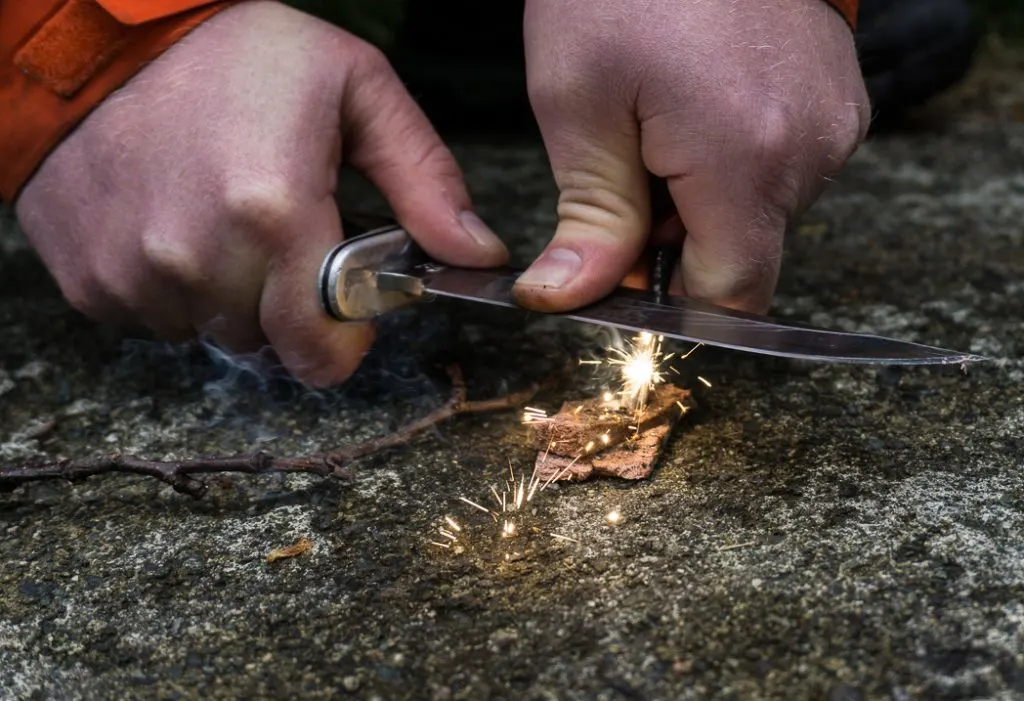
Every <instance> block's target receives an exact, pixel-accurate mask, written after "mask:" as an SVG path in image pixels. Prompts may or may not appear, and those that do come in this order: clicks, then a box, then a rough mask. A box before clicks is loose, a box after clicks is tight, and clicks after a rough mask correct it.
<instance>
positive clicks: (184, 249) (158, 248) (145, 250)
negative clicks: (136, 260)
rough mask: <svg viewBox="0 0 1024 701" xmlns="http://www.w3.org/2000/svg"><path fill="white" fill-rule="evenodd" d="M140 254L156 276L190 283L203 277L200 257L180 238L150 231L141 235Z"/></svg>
mask: <svg viewBox="0 0 1024 701" xmlns="http://www.w3.org/2000/svg"><path fill="white" fill-rule="evenodd" d="M141 248H142V256H143V260H145V261H146V263H147V267H148V268H149V269H151V270H152V271H153V272H154V273H156V274H157V275H158V276H160V277H163V278H167V279H171V280H175V281H177V282H180V283H184V284H186V285H192V284H194V283H196V282H198V281H200V280H201V279H203V277H204V272H205V271H204V267H205V266H203V264H202V260H201V258H200V257H199V256H198V255H197V254H196V252H195V251H194V250H193V249H192V248H191V247H190V246H189V245H188V244H187V242H186V241H185V240H183V239H181V238H176V237H174V236H170V235H167V234H161V233H156V232H151V233H147V234H145V235H143V237H142V242H141Z"/></svg>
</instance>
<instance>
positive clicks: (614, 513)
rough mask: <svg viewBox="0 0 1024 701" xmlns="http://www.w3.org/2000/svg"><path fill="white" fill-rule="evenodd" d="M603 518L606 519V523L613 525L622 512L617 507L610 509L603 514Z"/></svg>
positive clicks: (619, 519)
mask: <svg viewBox="0 0 1024 701" xmlns="http://www.w3.org/2000/svg"><path fill="white" fill-rule="evenodd" d="M605 519H607V521H608V523H610V524H612V525H613V526H614V525H615V524H616V523H618V522H619V521H621V520H622V513H621V512H620V511H619V510H618V509H612V510H611V511H609V512H608V513H607V514H605Z"/></svg>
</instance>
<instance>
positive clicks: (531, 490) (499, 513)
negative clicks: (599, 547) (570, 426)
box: [429, 453, 583, 559]
mask: <svg viewBox="0 0 1024 701" xmlns="http://www.w3.org/2000/svg"><path fill="white" fill-rule="evenodd" d="M582 456H583V454H582V453H581V454H580V457H582ZM577 459H578V458H577ZM575 462H576V461H575V460H574V461H573V462H572V463H570V465H569V466H568V467H566V468H565V470H563V471H562V472H560V473H559V474H557V475H555V476H553V477H552V478H551V479H548V480H546V481H544V480H542V479H541V477H540V475H539V473H538V471H537V465H536V464H534V466H533V472H532V473H531V474H530V477H529V479H527V478H526V474H525V473H520V474H518V475H517V474H516V472H515V468H514V467H513V466H512V461H511V460H509V465H508V476H507V477H505V478H504V479H503V480H502V481H503V483H504V484H503V485H502V487H501V488H500V489H499V488H496V487H494V486H493V485H492V486H491V487H490V494H491V497H492V499H493V501H494V508H489V507H487V506H484V505H483V504H480V503H479V502H475V501H473V500H472V499H469V498H467V497H463V496H460V497H459V501H461V502H462V503H464V504H467V505H469V506H471V507H473V508H474V509H476V510H477V511H482V512H483V513H485V514H487V515H489V516H490V517H491V518H492V520H494V521H495V522H496V523H499V524H500V526H499V531H498V534H499V535H500V537H501V538H503V539H509V538H514V537H515V536H516V535H518V534H519V533H520V531H521V530H522V529H521V528H520V527H519V522H518V517H519V516H521V515H522V513H523V512H524V511H525V509H526V507H527V505H528V504H530V503H531V502H532V501H533V499H534V497H535V496H536V495H537V494H538V493H539V492H543V491H544V490H545V489H547V487H548V486H549V485H550V484H551V483H552V482H554V481H555V480H556V479H557V478H558V477H560V476H562V475H564V474H565V473H566V472H567V471H568V470H569V468H571V467H572V465H573V464H575ZM437 533H438V534H439V535H440V536H441V538H442V539H443V540H431V541H429V542H430V544H431V545H435V546H437V547H439V548H444V549H445V550H451V549H452V546H461V544H462V542H463V541H462V540H460V539H464V538H466V537H467V536H466V533H465V531H464V530H463V527H462V525H460V524H459V522H458V521H456V520H455V519H454V518H453V517H451V516H445V517H444V524H442V525H440V526H438V528H437ZM548 535H550V536H551V537H552V538H554V539H556V540H561V541H565V542H570V543H579V541H578V540H577V539H575V538H572V537H570V536H567V535H562V534H561V533H549V534H548ZM459 551H460V550H458V549H457V550H456V552H459ZM506 559H508V558H506Z"/></svg>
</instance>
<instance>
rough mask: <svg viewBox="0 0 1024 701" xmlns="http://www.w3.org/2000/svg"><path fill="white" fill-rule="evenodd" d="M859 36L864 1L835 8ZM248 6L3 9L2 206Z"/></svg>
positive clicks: (106, 0) (23, 2)
mask: <svg viewBox="0 0 1024 701" xmlns="http://www.w3.org/2000/svg"><path fill="white" fill-rule="evenodd" d="M826 1H827V2H828V3H829V4H831V5H832V6H833V7H834V8H835V9H836V10H838V11H839V12H840V13H841V14H842V15H843V17H845V18H846V21H847V22H848V23H849V24H850V26H851V27H854V26H855V25H856V19H857V3H858V0H826ZM234 2H238V0H0V201H3V202H8V203H13V202H14V200H15V198H16V197H17V195H18V192H19V191H20V190H21V188H22V186H24V184H25V183H26V182H28V180H29V178H31V177H32V174H33V173H34V172H35V170H36V168H37V167H38V166H39V164H41V163H42V162H43V160H44V159H45V158H46V156H47V155H49V153H50V151H52V150H53V149H54V148H55V147H56V146H57V144H59V143H60V141H61V139H63V138H64V136H66V135H67V134H68V132H70V131H71V130H72V129H74V127H75V126H76V125H77V124H78V123H79V122H80V121H81V120H82V119H84V118H85V117H86V116H87V115H88V114H89V112H90V111H91V110H92V109H93V108H94V107H96V105H98V104H99V103H100V102H101V101H102V100H103V99H104V98H105V97H107V95H109V94H110V93H112V92H113V91H114V90H116V89H117V88H118V87H120V86H121V85H123V84H124V83H126V82H127V81H128V80H129V79H130V78H131V77H132V76H134V75H135V74H136V73H137V72H138V71H139V70H141V69H142V67H143V66H145V65H146V64H147V63H148V62H149V61H152V60H153V59H154V58H156V57H157V56H159V55H160V54H161V53H163V52H164V51H165V50H167V49H168V48H170V47H171V46H172V45H173V44H174V43H175V42H176V41H178V40H179V39H180V38H181V37H183V36H184V35H185V34H187V33H188V32H189V31H190V30H192V29H193V28H194V27H196V26H198V25H199V24H200V23H201V22H203V21H204V20H206V19H207V18H209V17H211V16H212V15H214V14H215V13H217V12H219V11H220V10H222V9H224V8H225V7H227V6H229V5H231V4H233V3H234Z"/></svg>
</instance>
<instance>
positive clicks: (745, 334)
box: [378, 264, 986, 365]
mask: <svg viewBox="0 0 1024 701" xmlns="http://www.w3.org/2000/svg"><path fill="white" fill-rule="evenodd" d="M518 275H519V273H518V272H517V271H514V270H510V269H488V270H470V269H466V268H448V267H444V266H440V265H434V264H427V265H420V266H417V267H416V268H415V269H414V270H412V271H409V272H408V273H406V272H402V273H379V274H378V276H379V278H380V282H381V283H382V284H383V285H384V286H389V287H390V286H392V285H393V286H394V287H395V288H406V289H407V288H408V287H409V285H410V284H411V283H413V282H415V284H416V285H421V286H422V288H423V290H424V291H426V292H428V293H431V294H434V295H439V296H443V297H450V298H455V299H463V300H468V301H471V302H482V303H485V304H493V305H497V306H501V307H511V308H515V309H521V307H520V306H519V305H518V304H516V303H515V301H514V300H513V298H512V285H513V284H514V283H515V281H516V278H517V277H518ZM389 280H390V282H389ZM555 316H561V317H564V318H567V319H573V320H576V321H583V322H587V323H591V324H599V325H601V326H608V327H612V328H616V329H621V330H624V331H634V332H639V331H648V332H650V333H654V334H658V335H663V336H666V337H668V338H675V339H679V340H683V341H690V342H692V343H703V344H706V345H709V346H718V347H721V348H731V349H734V350H741V351H748V352H752V353H761V354H764V355H773V356H779V357H783V358H795V359H800V360H819V361H829V362H836V363H863V364H884V365H951V364H964V363H970V362H975V361H980V360H986V358H984V357H983V356H979V355H974V354H970V353H962V352H959V351H952V350H946V349H943V348H935V347H932V346H926V345H922V344H919V343H911V342H908V341H900V340H897V339H893V338H885V337H882V336H875V335H870V334H859V333H847V332H842V331H829V330H827V329H819V328H813V327H810V326H804V325H799V324H794V323H788V322H780V321H777V320H774V319H770V318H767V317H759V316H756V315H753V314H746V313H743V312H737V311H733V310H731V309H724V308H721V307H716V306H713V305H709V304H705V303H702V302H698V301H696V300H692V299H689V298H686V297H679V296H674V295H667V296H664V297H662V298H661V300H660V302H655V301H654V299H653V295H652V294H651V293H649V292H645V291H642V290H630V289H625V288H620V289H619V290H617V291H616V292H614V293H613V294H611V295H609V296H608V297H606V298H604V299H602V300H601V301H599V302H596V303H595V304H591V305H589V306H587V307H583V308H581V309H577V310H574V311H572V312H568V313H563V314H558V315H555Z"/></svg>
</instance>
